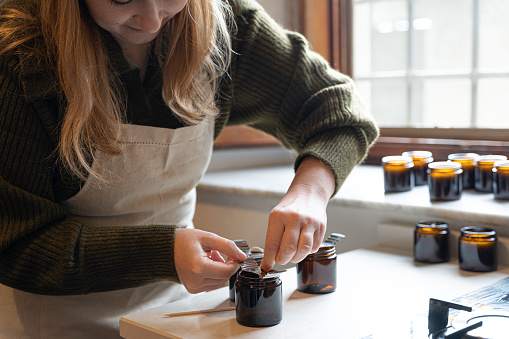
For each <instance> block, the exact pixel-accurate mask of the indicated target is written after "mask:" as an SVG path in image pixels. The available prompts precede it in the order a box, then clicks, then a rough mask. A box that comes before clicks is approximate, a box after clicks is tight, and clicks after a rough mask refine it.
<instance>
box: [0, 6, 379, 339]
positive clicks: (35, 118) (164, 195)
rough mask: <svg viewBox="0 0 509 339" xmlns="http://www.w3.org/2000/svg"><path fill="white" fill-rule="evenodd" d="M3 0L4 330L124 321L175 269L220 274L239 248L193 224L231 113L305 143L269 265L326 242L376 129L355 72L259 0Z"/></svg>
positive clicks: (271, 241) (167, 284)
mask: <svg viewBox="0 0 509 339" xmlns="http://www.w3.org/2000/svg"><path fill="white" fill-rule="evenodd" d="M230 6H231V7H230ZM0 9H1V28H0V32H1V33H0V36H1V39H2V40H1V45H0V65H1V71H0V78H1V81H0V83H1V84H2V85H1V88H0V232H1V233H0V234H1V237H0V284H1V285H0V312H1V317H0V319H1V320H0V329H1V331H0V337H2V338H4V337H5V338H25V337H38V338H81V337H83V338H95V337H97V338H108V337H116V336H118V319H119V318H120V316H122V315H123V314H128V313H131V312H134V311H137V310H141V309H146V308H150V307H155V306H157V305H160V304H163V303H165V302H168V301H171V300H176V299H178V298H180V297H182V296H183V295H184V294H185V293H187V292H185V291H184V289H183V288H179V286H183V287H185V289H186V290H187V291H188V292H190V293H198V292H201V291H208V290H212V289H215V288H218V287H221V286H224V285H225V283H226V281H227V279H228V277H229V276H230V275H231V274H233V273H234V272H235V271H236V270H237V269H238V261H242V260H244V258H245V256H244V254H242V253H241V252H240V251H239V250H238V249H237V248H236V246H235V245H234V244H233V242H231V241H229V240H227V239H224V238H221V237H219V236H217V235H215V234H211V233H207V232H203V231H199V230H195V229H192V216H193V212H194V203H195V186H196V185H197V183H198V181H199V180H200V178H201V176H202V175H203V173H204V171H205V169H206V167H207V165H208V162H209V159H210V156H211V151H212V143H213V140H214V138H215V137H216V136H217V135H218V134H219V133H220V132H221V130H222V129H223V127H225V126H227V125H239V124H246V125H251V126H253V127H256V128H258V129H260V130H262V131H265V132H267V133H269V134H272V135H274V136H275V137H277V138H278V139H279V140H280V141H281V143H282V144H283V145H284V146H285V147H287V148H289V149H293V150H295V151H297V152H298V154H299V155H298V158H297V159H296V163H295V168H296V175H295V179H294V181H293V182H292V184H291V186H290V188H289V190H288V192H287V194H286V195H285V196H284V198H283V199H282V201H281V202H280V203H279V204H278V205H277V206H276V207H275V208H274V209H273V211H272V212H271V214H270V216H269V225H268V230H267V236H266V244H265V257H264V261H263V263H262V267H263V268H264V269H270V268H271V267H272V266H273V264H274V262H278V263H280V264H286V263H288V262H290V261H291V262H298V261H300V260H302V259H303V258H304V257H305V256H306V255H307V254H308V253H310V252H312V251H316V250H317V249H318V246H319V244H320V242H321V241H322V239H323V236H324V233H325V228H326V213H325V209H326V206H327V202H328V200H329V198H330V197H331V196H332V195H333V194H334V193H335V192H337V190H338V189H339V187H340V186H341V184H342V183H343V181H344V180H345V178H346V176H347V175H348V173H349V172H350V170H351V169H352V168H353V167H354V166H355V165H356V164H358V163H359V162H361V161H362V159H363V158H364V157H365V155H366V153H367V150H368V148H369V146H370V145H371V144H372V143H373V142H374V140H375V139H376V137H377V136H378V131H377V128H376V126H375V125H374V123H373V121H372V119H371V118H370V117H369V116H368V115H366V114H365V113H364V111H363V110H362V108H361V106H360V104H359V102H358V99H357V97H356V94H355V90H354V86H353V84H352V82H351V80H350V79H348V78H347V77H345V76H343V75H341V74H339V73H337V72H335V71H333V70H331V69H330V68H329V67H328V65H327V63H326V62H325V61H324V60H323V59H322V58H320V57H319V56H318V55H316V54H314V53H313V52H311V51H309V49H308V46H307V44H306V42H305V41H304V40H303V38H302V37H301V36H300V35H298V34H295V33H291V32H287V31H285V30H283V29H282V28H281V27H279V26H277V25H276V24H275V23H274V22H273V21H272V20H271V19H270V18H269V17H268V16H267V14H266V13H265V12H264V11H263V9H262V8H261V7H260V6H259V5H258V4H256V2H254V1H252V0H238V1H231V3H229V4H228V3H226V2H222V1H219V0H67V1H61V0H6V1H5V2H4V3H3V4H2V5H1V6H0ZM231 18H233V20H230V19H231ZM230 38H231V39H230ZM230 50H232V51H233V53H231V54H230ZM230 58H231V59H230ZM219 253H223V254H224V255H225V256H226V257H227V260H226V261H225V260H223V259H222V256H221V255H220V254H219ZM177 283H181V284H177ZM183 292H185V293H183Z"/></svg>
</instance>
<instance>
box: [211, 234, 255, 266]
mask: <svg viewBox="0 0 509 339" xmlns="http://www.w3.org/2000/svg"><path fill="white" fill-rule="evenodd" d="M202 246H203V247H204V250H206V251H218V252H220V253H223V254H224V255H226V256H227V257H228V258H229V259H231V260H235V261H244V260H246V255H245V254H244V252H242V251H241V250H240V249H239V248H238V247H237V245H235V243H234V242H233V241H231V240H228V239H226V238H223V237H220V236H218V235H216V234H213V233H210V234H209V236H208V237H206V238H205V239H203V241H202Z"/></svg>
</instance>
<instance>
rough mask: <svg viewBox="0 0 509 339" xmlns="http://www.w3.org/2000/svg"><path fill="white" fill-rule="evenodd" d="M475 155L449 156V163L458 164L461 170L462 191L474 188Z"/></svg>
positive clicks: (458, 154) (459, 154)
mask: <svg viewBox="0 0 509 339" xmlns="http://www.w3.org/2000/svg"><path fill="white" fill-rule="evenodd" d="M478 156H479V154H477V153H454V154H449V156H448V159H449V160H450V161H454V162H459V163H460V164H461V169H462V170H463V174H462V176H463V189H469V188H475V161H476V159H477V157H478Z"/></svg>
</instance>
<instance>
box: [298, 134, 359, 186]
mask: <svg viewBox="0 0 509 339" xmlns="http://www.w3.org/2000/svg"><path fill="white" fill-rule="evenodd" d="M359 133H360V134H361V135H358V134H359ZM324 140H327V142H324ZM359 140H365V136H364V135H363V132H362V131H361V130H356V129H354V128H350V127H345V128H338V129H334V130H329V131H327V132H324V133H322V134H320V135H319V136H317V137H315V138H314V139H312V140H311V141H310V142H308V143H307V145H306V146H305V147H304V149H302V150H301V151H300V152H299V156H298V157H297V159H296V161H295V170H297V168H298V167H299V166H300V164H301V162H302V160H303V159H304V158H305V157H306V156H308V155H312V156H314V157H316V158H318V159H320V161H321V162H323V163H324V164H326V165H327V166H329V168H330V169H331V171H332V173H333V174H334V177H335V179H336V188H335V191H334V194H333V195H332V196H334V195H336V193H337V192H338V190H339V189H340V188H341V186H342V185H343V183H344V182H345V180H346V178H347V176H348V175H349V174H350V172H351V171H352V169H353V168H354V167H355V166H356V165H358V164H359V163H360V162H361V161H362V160H363V159H364V154H365V152H366V148H367V145H365V144H362V142H359Z"/></svg>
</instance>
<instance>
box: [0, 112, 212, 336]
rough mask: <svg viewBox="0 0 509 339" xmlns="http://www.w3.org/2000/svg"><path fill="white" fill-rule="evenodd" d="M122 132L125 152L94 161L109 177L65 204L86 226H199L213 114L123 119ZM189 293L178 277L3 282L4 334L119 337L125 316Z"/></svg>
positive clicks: (90, 184) (1, 332) (86, 187)
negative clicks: (98, 285)
mask: <svg viewBox="0 0 509 339" xmlns="http://www.w3.org/2000/svg"><path fill="white" fill-rule="evenodd" d="M121 136H122V141H123V142H122V154H121V155H119V156H108V155H105V154H101V153H99V154H98V158H97V161H96V162H95V163H94V165H93V166H94V169H95V170H97V171H98V172H99V173H100V174H101V175H103V176H104V177H105V178H106V179H107V183H104V182H98V181H97V180H95V179H93V178H89V179H88V180H87V181H86V182H85V185H84V186H83V188H82V189H81V190H80V191H79V192H78V194H76V195H75V196H74V197H72V198H71V199H69V200H67V201H65V202H63V204H64V205H66V206H67V207H68V208H69V210H70V211H71V213H72V214H74V215H77V216H80V217H81V218H82V219H83V220H84V223H85V224H86V225H96V226H101V225H148V224H177V225H179V226H181V227H189V226H191V227H192V217H193V214H194V208H195V201H196V191H195V187H196V185H197V184H198V181H199V180H200V179H201V177H202V175H203V173H204V172H205V170H206V168H207V166H208V164H209V161H210V156H211V154H212V143H213V123H212V122H211V120H210V119H208V120H205V121H203V122H202V123H201V124H199V125H196V126H188V127H182V128H179V129H176V130H169V129H164V128H156V127H147V126H137V125H123V126H122V131H121ZM97 164H100V166H98V165H97ZM186 295H187V292H186V291H185V289H184V288H183V286H182V285H179V284H175V283H171V282H163V283H157V284H153V285H148V286H144V287H140V288H132V289H125V290H119V291H113V292H102V293H92V294H87V295H76V296H43V295H36V294H31V293H26V292H22V291H19V290H15V289H12V288H9V287H7V286H3V285H0V314H1V315H2V316H1V317H0V318H1V319H0V338H1V339H4V338H6V339H7V338H8V339H17V338H41V339H56V338H71V339H74V338H86V339H94V338H118V337H119V334H118V321H119V318H120V317H121V316H123V315H125V314H129V313H132V312H136V311H139V310H142V309H147V308H152V307H155V306H159V305H162V304H164V303H167V302H170V301H174V300H177V299H181V298H183V297H185V296H186Z"/></svg>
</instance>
